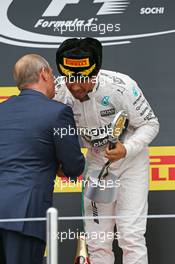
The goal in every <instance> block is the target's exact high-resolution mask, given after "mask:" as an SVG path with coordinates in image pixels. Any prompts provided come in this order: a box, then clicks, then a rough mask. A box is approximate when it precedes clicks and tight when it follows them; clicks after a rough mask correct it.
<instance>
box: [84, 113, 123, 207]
mask: <svg viewBox="0 0 175 264" xmlns="http://www.w3.org/2000/svg"><path fill="white" fill-rule="evenodd" d="M126 126H127V114H126V111H125V110H121V111H119V112H118V113H117V114H116V116H115V118H114V119H113V121H112V123H111V128H112V129H111V131H112V133H111V135H110V136H109V138H108V143H109V149H113V148H115V146H116V144H117V141H118V140H119V137H120V136H121V135H122V132H123V130H124V129H125V128H126ZM111 163H112V162H111V161H109V160H108V161H107V162H106V163H105V164H104V166H103V168H102V169H101V171H100V172H99V171H93V172H92V173H91V175H89V176H88V177H87V182H86V185H85V190H84V195H85V196H86V197H87V198H88V199H90V200H92V201H94V202H97V203H111V202H113V201H115V200H116V197H117V191H118V188H119V186H120V183H119V181H118V180H117V177H116V175H114V174H112V173H111V172H108V169H109V166H110V165H111Z"/></svg>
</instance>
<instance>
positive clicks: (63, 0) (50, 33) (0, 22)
mask: <svg viewBox="0 0 175 264" xmlns="http://www.w3.org/2000/svg"><path fill="white" fill-rule="evenodd" d="M48 2H49V3H48ZM165 4H166V6H155V5H153V3H152V1H151V0H143V1H141V3H140V1H137V0H132V1H129V0H86V1H83V0H50V1H49V0H48V1H42V0H37V1H35V0H30V1H28V0H1V2H0V18H1V19H0V41H1V42H2V43H6V44H10V45H17V46H23V47H33V48H58V46H59V45H60V43H62V42H63V41H64V40H65V39H67V38H71V37H86V36H91V37H94V38H97V39H98V40H99V41H101V42H102V44H103V45H104V46H110V45H121V44H129V43H131V42H132V41H133V40H135V39H139V38H148V37H155V36H158V35H165V34H172V33H175V29H172V28H171V26H170V25H169V21H172V20H174V17H173V14H172V12H171V10H172V9H173V7H172V5H173V3H172V1H171V0H167V1H166V3H165ZM34 8H35V9H34ZM85 10H86V11H85ZM168 11H170V12H168ZM145 16H146V17H145ZM150 16H152V17H151V18H152V19H151V20H150V19H149V17H150ZM162 18H163V19H162ZM154 22H155V23H154Z"/></svg>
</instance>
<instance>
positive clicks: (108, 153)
mask: <svg viewBox="0 0 175 264" xmlns="http://www.w3.org/2000/svg"><path fill="white" fill-rule="evenodd" d="M125 156H126V148H125V146H124V145H123V144H122V143H121V142H120V141H118V142H117V143H116V147H115V148H114V149H111V150H109V147H108V146H107V147H106V150H105V158H107V159H108V160H110V161H117V160H120V159H122V158H124V157H125Z"/></svg>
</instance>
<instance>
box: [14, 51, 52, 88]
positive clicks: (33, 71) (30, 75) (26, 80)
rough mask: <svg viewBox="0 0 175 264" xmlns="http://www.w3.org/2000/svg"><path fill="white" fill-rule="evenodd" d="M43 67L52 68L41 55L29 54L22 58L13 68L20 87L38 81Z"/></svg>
mask: <svg viewBox="0 0 175 264" xmlns="http://www.w3.org/2000/svg"><path fill="white" fill-rule="evenodd" d="M42 68H45V69H50V65H49V63H48V62H47V61H46V60H45V59H44V58H43V57H41V56H40V55H37V54H27V55H25V56H23V57H22V58H20V59H19V60H18V61H17V62H16V64H15V66H14V69H13V77H14V80H15V81H16V84H17V86H18V88H19V89H23V88H25V86H26V85H28V84H32V83H37V82H38V81H39V73H40V71H41V70H42Z"/></svg>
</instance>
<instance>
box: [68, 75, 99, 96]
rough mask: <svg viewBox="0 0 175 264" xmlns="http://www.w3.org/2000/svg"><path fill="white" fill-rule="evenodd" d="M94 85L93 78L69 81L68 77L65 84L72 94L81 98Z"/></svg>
mask: <svg viewBox="0 0 175 264" xmlns="http://www.w3.org/2000/svg"><path fill="white" fill-rule="evenodd" d="M94 85H95V81H94V78H88V79H86V80H75V81H73V82H72V81H71V80H69V79H67V80H66V86H67V88H68V89H69V91H70V92H71V93H72V95H73V96H74V97H75V98H76V99H79V100H81V99H82V98H84V97H85V96H86V95H87V93H88V92H90V91H91V90H92V89H93V87H94Z"/></svg>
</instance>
